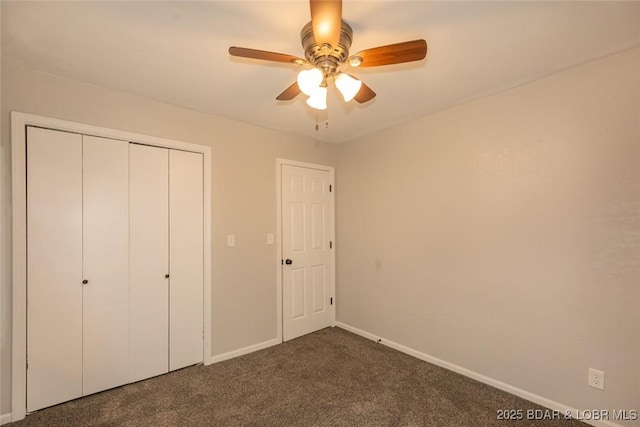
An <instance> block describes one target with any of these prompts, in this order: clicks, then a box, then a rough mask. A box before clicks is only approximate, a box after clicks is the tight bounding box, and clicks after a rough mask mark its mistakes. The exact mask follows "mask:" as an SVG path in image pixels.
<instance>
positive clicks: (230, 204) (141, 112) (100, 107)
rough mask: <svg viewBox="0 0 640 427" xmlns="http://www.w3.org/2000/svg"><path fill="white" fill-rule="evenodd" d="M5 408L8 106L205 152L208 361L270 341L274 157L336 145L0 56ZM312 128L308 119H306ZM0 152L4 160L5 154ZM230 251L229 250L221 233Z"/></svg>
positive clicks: (327, 152)
mask: <svg viewBox="0 0 640 427" xmlns="http://www.w3.org/2000/svg"><path fill="white" fill-rule="evenodd" d="M2 59H3V63H2V154H3V156H2V158H3V164H2V165H1V167H2V179H3V188H2V194H3V199H2V229H3V240H2V264H3V270H2V289H1V291H2V316H3V318H2V328H3V330H2V339H3V343H2V366H1V370H2V405H1V408H0V414H5V413H8V412H10V410H11V406H10V402H11V399H10V391H11V384H10V377H11V375H10V361H11V357H10V356H11V346H10V344H11V289H10V283H11V280H10V277H11V271H10V262H11V256H10V241H9V236H8V233H4V231H5V230H10V225H11V220H10V200H11V199H10V190H11V181H10V176H11V172H10V164H9V162H10V140H9V123H10V122H9V112H10V111H12V110H17V111H22V112H26V113H31V114H37V115H42V116H47V117H54V118H59V119H63V120H69V121H75V122H80V123H86V124H91V125H96V126H104V127H108V128H113V129H119V130H124V131H129V132H136V133H141V134H146V135H153V136H159V137H163V138H170V139H176V140H180V141H186V142H191V143H195V144H203V145H208V146H211V147H212V179H213V183H212V194H211V197H212V217H213V219H212V250H213V255H212V257H213V260H212V263H213V274H212V280H213V289H212V312H213V319H212V343H213V355H218V354H222V353H226V352H228V351H232V350H237V349H240V348H243V347H246V346H249V345H252V344H256V343H260V342H263V341H267V340H269V339H273V338H275V337H276V316H277V312H276V269H277V267H278V265H277V262H276V256H277V254H276V246H275V245H273V246H268V245H267V244H266V235H267V233H275V232H276V171H275V167H276V166H275V159H276V158H277V157H282V158H287V159H294V160H299V161H306V162H313V163H319V164H325V165H331V166H333V165H334V164H335V148H333V147H332V146H329V145H327V144H322V143H317V142H314V141H311V140H308V139H305V138H302V137H298V136H293V135H290V134H285V133H281V132H276V131H272V130H268V129H263V128H258V127H254V126H250V125H246V124H242V123H239V122H235V121H231V120H226V119H222V118H219V117H213V116H210V115H206V114H201V113H197V112H195V111H190V110H186V109H182V108H177V107H173V106H169V105H166V104H162V103H159V102H155V101H152V100H148V99H143V98H139V97H135V96H131V95H127V94H123V93H120V92H115V91H112V90H108V89H104V88H99V87H95V86H89V85H83V84H80V83H77V82H72V81H68V80H64V79H60V78H57V77H54V76H51V75H47V74H43V73H39V72H35V71H33V70H31V69H29V68H28V67H26V66H24V64H21V63H19V62H17V61H15V60H12V59H11V58H6V57H5V58H2ZM310 126H313V123H310ZM5 154H6V155H5ZM227 234H235V235H236V247H234V248H227V247H226V235H227Z"/></svg>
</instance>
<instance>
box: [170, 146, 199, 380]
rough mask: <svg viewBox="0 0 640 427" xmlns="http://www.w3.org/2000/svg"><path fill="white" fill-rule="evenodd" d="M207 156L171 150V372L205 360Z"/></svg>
mask: <svg viewBox="0 0 640 427" xmlns="http://www.w3.org/2000/svg"><path fill="white" fill-rule="evenodd" d="M202 162H203V156H202V154H200V153H189V152H186V151H178V150H171V151H170V152H169V270H170V279H169V299H170V301H171V304H170V311H169V370H174V369H180V368H184V367H185V366H189V365H193V364H196V363H200V362H202V339H203V335H202V334H203V331H202V298H203V295H202V294H203V287H202V284H203V262H204V258H203V257H204V253H203V250H204V230H203V226H204V225H203V209H202V208H203V194H202V191H203V181H202V177H203V174H202V172H203V163H202Z"/></svg>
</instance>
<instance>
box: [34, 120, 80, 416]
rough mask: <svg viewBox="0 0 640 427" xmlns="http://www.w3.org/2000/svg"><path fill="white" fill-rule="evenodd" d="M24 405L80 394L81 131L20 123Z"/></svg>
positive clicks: (49, 402)
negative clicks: (23, 141) (23, 152)
mask: <svg viewBox="0 0 640 427" xmlns="http://www.w3.org/2000/svg"><path fill="white" fill-rule="evenodd" d="M27 136H28V142H27V182H28V191H27V228H28V233H27V276H28V285H27V292H28V303H27V318H28V322H27V348H28V352H27V411H35V410H37V409H40V408H44V407H46V406H51V405H55V404H57V403H60V402H64V401H66V400H70V399H74V398H76V397H80V396H82V226H81V225H82V136H81V135H78V134H72V133H67V132H54V131H50V130H45V129H39V128H33V127H29V128H27Z"/></svg>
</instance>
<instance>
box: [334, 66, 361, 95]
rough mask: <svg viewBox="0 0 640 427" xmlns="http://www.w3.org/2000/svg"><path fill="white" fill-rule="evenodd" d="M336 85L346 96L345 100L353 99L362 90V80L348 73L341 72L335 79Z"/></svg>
mask: <svg viewBox="0 0 640 427" xmlns="http://www.w3.org/2000/svg"><path fill="white" fill-rule="evenodd" d="M335 83H336V87H337V88H338V90H339V91H340V93H341V94H342V96H343V97H344V101H345V102H349V101H351V100H352V99H353V98H354V97H355V96H356V95H357V94H358V92H359V91H360V88H361V87H362V82H361V81H360V80H358V79H356V78H353V77H351V76H350V75H348V74H343V73H340V74H338V77H336V80H335Z"/></svg>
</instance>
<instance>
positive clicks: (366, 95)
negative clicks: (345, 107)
mask: <svg viewBox="0 0 640 427" xmlns="http://www.w3.org/2000/svg"><path fill="white" fill-rule="evenodd" d="M375 97H376V93H375V92H374V91H373V89H371V88H370V87H369V86H367V85H366V84H364V82H362V87H361V88H360V90H359V91H358V93H357V94H356V96H355V97H354V98H353V99H355V100H356V101H358V102H359V103H360V104H362V103H364V102H367V101H371V100H372V99H373V98H375Z"/></svg>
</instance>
